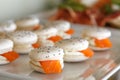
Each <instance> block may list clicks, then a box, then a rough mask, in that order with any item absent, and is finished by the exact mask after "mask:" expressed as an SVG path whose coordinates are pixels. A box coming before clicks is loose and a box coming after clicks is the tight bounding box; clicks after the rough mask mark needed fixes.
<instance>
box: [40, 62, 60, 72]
mask: <svg viewBox="0 0 120 80" xmlns="http://www.w3.org/2000/svg"><path fill="white" fill-rule="evenodd" d="M40 64H41V66H42V68H43V70H44V72H45V73H47V74H49V73H60V72H61V71H62V70H61V65H60V61H59V60H48V61H40Z"/></svg>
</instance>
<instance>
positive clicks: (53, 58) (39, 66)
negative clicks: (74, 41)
mask: <svg viewBox="0 0 120 80" xmlns="http://www.w3.org/2000/svg"><path fill="white" fill-rule="evenodd" d="M63 55H64V51H63V49H61V48H59V47H55V46H47V47H41V48H38V49H35V50H32V51H31V52H30V54H29V57H30V59H31V60H30V65H31V66H32V68H33V69H35V70H36V71H38V72H42V73H46V74H50V73H60V72H62V69H63V67H64V63H63Z"/></svg>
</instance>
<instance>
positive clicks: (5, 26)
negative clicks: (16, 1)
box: [0, 21, 17, 33]
mask: <svg viewBox="0 0 120 80" xmlns="http://www.w3.org/2000/svg"><path fill="white" fill-rule="evenodd" d="M16 28H17V26H16V24H15V23H14V22H13V21H8V22H3V23H0V33H9V32H14V31H15V30H16Z"/></svg>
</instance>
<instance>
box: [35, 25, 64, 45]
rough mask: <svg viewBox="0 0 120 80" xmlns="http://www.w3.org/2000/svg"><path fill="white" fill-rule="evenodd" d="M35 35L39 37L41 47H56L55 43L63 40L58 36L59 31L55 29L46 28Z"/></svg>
mask: <svg viewBox="0 0 120 80" xmlns="http://www.w3.org/2000/svg"><path fill="white" fill-rule="evenodd" d="M35 33H36V34H37V35H38V39H39V43H40V44H41V46H54V43H56V42H58V41H60V40H62V37H61V36H59V35H57V29H56V28H53V27H45V28H43V29H41V30H37V31H35Z"/></svg>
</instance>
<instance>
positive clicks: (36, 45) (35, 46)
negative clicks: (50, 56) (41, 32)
mask: <svg viewBox="0 0 120 80" xmlns="http://www.w3.org/2000/svg"><path fill="white" fill-rule="evenodd" d="M32 46H33V47H34V48H39V47H40V44H39V43H34V44H32Z"/></svg>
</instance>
